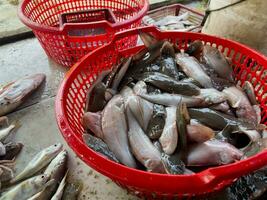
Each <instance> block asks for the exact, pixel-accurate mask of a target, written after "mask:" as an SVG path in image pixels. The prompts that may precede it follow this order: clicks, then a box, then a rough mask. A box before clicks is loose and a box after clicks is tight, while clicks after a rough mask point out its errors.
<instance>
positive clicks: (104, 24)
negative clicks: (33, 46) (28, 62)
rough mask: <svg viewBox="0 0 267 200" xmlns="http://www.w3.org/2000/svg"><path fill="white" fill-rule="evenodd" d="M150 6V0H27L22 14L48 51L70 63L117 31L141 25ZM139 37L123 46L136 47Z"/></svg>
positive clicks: (60, 59) (66, 64)
mask: <svg viewBox="0 0 267 200" xmlns="http://www.w3.org/2000/svg"><path fill="white" fill-rule="evenodd" d="M148 6H149V4H148V2H147V0H116V1H113V0H105V1H99V0H86V1H84V0H49V1H47V0H24V1H22V3H21V4H20V7H19V12H18V14H19V17H20V19H21V21H22V22H23V23H24V24H26V25H27V26H29V27H30V28H31V29H32V30H33V32H34V34H35V36H36V37H37V38H38V40H39V42H40V43H41V45H42V47H43V48H44V50H45V52H46V53H47V55H48V56H49V57H51V58H52V59H54V60H55V61H56V62H57V63H59V64H61V65H64V66H69V67H70V66H72V65H73V64H74V63H75V62H77V61H78V60H79V59H80V58H81V57H82V56H84V55H85V54H87V53H88V52H90V51H92V50H94V49H96V48H98V47H99V46H102V45H104V44H107V43H108V42H109V41H110V40H111V39H112V37H113V35H114V33H115V32H117V31H122V30H124V29H130V28H135V27H138V26H140V25H141V20H142V17H143V16H144V15H145V14H146V12H147V10H148ZM136 41H137V37H131V38H128V39H127V40H124V41H121V42H122V43H123V44H122V45H121V46H122V47H127V48H128V47H132V46H135V45H136Z"/></svg>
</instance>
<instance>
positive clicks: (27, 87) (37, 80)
mask: <svg viewBox="0 0 267 200" xmlns="http://www.w3.org/2000/svg"><path fill="white" fill-rule="evenodd" d="M44 79H45V74H34V75H31V76H26V77H24V78H22V79H19V80H17V81H15V82H12V83H9V84H8V85H6V86H4V87H3V88H2V89H0V116H3V115H5V114H7V113H10V112H12V111H14V110H15V109H16V108H17V107H18V106H19V105H21V104H22V103H23V102H24V100H25V98H26V97H27V96H29V95H30V94H31V93H32V92H33V91H34V90H36V89H37V88H38V87H39V85H40V84H41V83H42V82H43V81H44Z"/></svg>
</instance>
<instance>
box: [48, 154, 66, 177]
mask: <svg viewBox="0 0 267 200" xmlns="http://www.w3.org/2000/svg"><path fill="white" fill-rule="evenodd" d="M67 159H68V153H67V151H66V150H63V151H61V152H60V153H59V154H58V155H57V156H56V157H55V158H54V159H53V160H52V161H51V163H50V164H49V165H48V166H47V168H46V169H45V171H44V173H43V174H46V175H47V176H49V177H50V179H54V180H56V181H57V182H60V180H61V179H62V178H63V176H64V174H65V171H66V169H67Z"/></svg>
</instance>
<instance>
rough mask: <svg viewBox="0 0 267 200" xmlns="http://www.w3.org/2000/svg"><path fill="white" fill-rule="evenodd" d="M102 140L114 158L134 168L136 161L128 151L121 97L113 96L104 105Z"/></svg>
mask: <svg viewBox="0 0 267 200" xmlns="http://www.w3.org/2000/svg"><path fill="white" fill-rule="evenodd" d="M102 130H103V140H104V141H105V142H106V144H107V145H108V147H109V149H110V150H111V151H112V152H113V153H114V154H115V155H116V158H118V159H119V161H120V162H121V163H123V164H125V165H126V166H129V167H133V168H136V162H135V160H134V157H133V155H132V153H131V151H130V147H129V144H128V138H127V131H128V130H127V123H126V118H125V109H124V102H123V97H122V96H121V95H116V96H114V97H113V98H112V99H111V100H110V101H109V102H108V104H107V105H106V107H105V108H104V110H103V114H102Z"/></svg>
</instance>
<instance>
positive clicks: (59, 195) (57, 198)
mask: <svg viewBox="0 0 267 200" xmlns="http://www.w3.org/2000/svg"><path fill="white" fill-rule="evenodd" d="M67 174H68V172H66V174H65V176H64V177H63V179H62V180H61V182H60V184H59V186H58V188H57V191H56V193H55V194H54V195H53V197H52V198H51V200H60V199H61V198H62V196H63V192H64V188H65V185H66V178H67Z"/></svg>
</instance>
